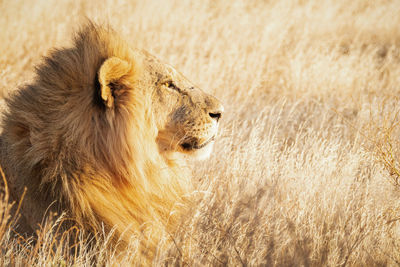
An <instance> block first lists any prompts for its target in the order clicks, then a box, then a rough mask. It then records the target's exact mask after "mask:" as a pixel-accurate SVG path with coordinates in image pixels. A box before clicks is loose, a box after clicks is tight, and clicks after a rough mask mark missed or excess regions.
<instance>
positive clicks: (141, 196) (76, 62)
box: [1, 24, 222, 241]
mask: <svg viewBox="0 0 400 267" xmlns="http://www.w3.org/2000/svg"><path fill="white" fill-rule="evenodd" d="M163 75H164V76H165V77H169V78H172V81H174V82H175V84H178V86H180V87H181V88H175V89H179V90H175V91H173V90H171V89H170V88H166V87H165V86H166V84H165V83H162V81H160V80H161V79H162V78H163V77H164V76H163ZM178 76H179V77H178ZM174 77H178V78H176V79H174ZM167 86H169V87H171V85H170V84H167ZM174 86H175V85H174ZM184 87H185V88H189V87H190V88H189V89H191V90H192V89H194V87H193V86H192V85H191V84H190V83H189V82H188V81H186V79H185V78H184V77H183V76H181V75H180V74H179V73H177V72H176V71H175V70H173V69H172V68H171V67H169V66H167V65H165V64H162V63H160V62H159V61H158V60H156V59H155V58H154V57H152V56H151V55H149V54H148V53H146V52H144V51H139V50H135V49H132V48H131V47H130V46H128V45H127V43H126V42H125V41H123V40H122V39H121V38H120V37H119V36H118V35H117V34H115V32H113V31H112V30H111V29H108V28H103V27H98V26H96V25H93V24H89V25H88V26H86V27H84V29H83V30H81V31H80V32H79V33H78V34H77V35H76V37H75V41H74V45H73V46H72V47H71V48H62V49H58V50H54V51H53V52H51V54H50V55H49V56H48V57H46V58H45V60H44V62H43V63H42V64H41V65H40V66H39V67H37V76H36V79H35V81H34V82H33V83H32V84H29V85H27V86H25V87H23V88H21V89H20V90H18V91H17V92H16V93H15V94H14V95H12V96H10V98H9V99H7V111H5V112H4V115H3V121H2V128H3V132H2V134H1V151H2V155H1V164H2V166H3V168H4V170H5V172H6V176H7V178H8V180H9V184H10V185H11V186H10V190H11V193H12V195H13V196H14V198H16V199H18V197H20V196H21V195H22V192H23V189H24V187H27V194H26V197H25V200H24V201H23V205H22V214H23V216H24V218H25V219H26V220H27V222H28V224H29V227H31V228H32V229H34V228H36V226H37V224H38V223H40V222H41V221H42V220H43V218H44V217H45V214H46V211H47V209H48V208H49V207H50V210H51V211H54V212H57V213H59V214H60V213H61V212H67V213H68V215H69V216H71V217H72V218H73V219H74V220H75V221H76V222H78V223H79V224H80V225H82V226H83V227H84V228H86V229H88V230H90V231H92V232H97V231H98V230H100V229H101V227H102V224H104V225H105V226H106V229H108V230H110V229H111V228H112V227H115V228H116V232H117V237H120V238H122V239H123V240H125V241H128V240H129V238H130V236H131V235H135V234H138V233H145V234H147V233H150V232H151V233H153V235H157V230H156V229H165V227H166V229H167V230H171V229H173V228H174V225H176V219H177V216H175V215H174V214H176V213H175V210H177V207H178V206H179V205H180V203H184V202H185V200H184V198H185V194H187V193H188V192H189V190H190V185H189V184H190V183H189V181H188V176H187V174H186V173H185V171H184V170H183V169H182V168H181V167H180V166H181V163H182V162H181V161H180V160H176V159H173V158H175V157H171V155H172V154H173V152H183V153H187V154H190V153H192V151H194V150H196V149H194V148H193V147H194V146H195V145H198V143H199V142H202V141H205V140H206V138H208V139H209V140H213V138H214V136H213V135H215V129H216V127H217V126H215V125H217V124H216V123H215V114H219V115H220V112H222V106H221V105H220V103H219V102H218V101H217V100H216V99H214V98H212V97H211V96H209V95H206V94H204V93H203V92H201V91H200V90H198V89H196V90H197V91H196V93H193V99H194V97H196V99H197V100H196V101H197V102H196V101H194V100H193V99H190V101H189V102H190V103H192V106H190V108H189V106H188V105H189V104H187V103H189V102H188V101H187V97H188V96H189V97H191V96H190V93H183V90H184V89H182V88H184ZM189 89H188V90H189ZM160 90H161V91H160ZM162 90H164V91H162ZM167 90H169V91H168V92H169V93H168V94H169V95H168V96H166V94H165V93H162V92H167ZM185 90H186V89H185ZM160 92H161V93H160ZM177 92H179V93H180V94H179V93H177ZM185 101H186V102H187V103H186V102H185ZM170 103H172V104H170ZM185 103H186V104H185ZM193 103H196V104H195V105H194V104H193ZM199 103H203V104H204V105H206V106H207V110H206V112H205V113H204V112H203V111H200V109H201V110H204V107H202V106H201V104H199ZM197 109H198V110H197ZM216 109H217V111H215V110H216ZM160 110H161V111H160ZM177 110H179V112H178V111H177ZM209 110H211V111H209ZM174 111H176V112H175V113H174ZM183 111H184V112H183ZM200 112H203V113H204V114H203V113H201V116H203V118H201V121H202V127H203V129H206V130H207V131H203V132H202V133H201V136H194V135H191V136H189V134H188V133H189V132H188V131H186V132H184V130H182V129H186V128H188V126H190V125H191V127H192V128H193V127H194V126H195V125H197V124H195V123H194V122H193V121H194V120H197V119H198V118H197V117H199V114H200ZM210 112H213V113H212V114H213V118H211V119H210V116H211V115H209V114H211V113H210ZM218 112H219V113H218ZM174 114H175V115H174ZM176 114H180V115H179V116H178V115H176ZM182 114H184V115H185V116H186V117H185V116H183V115H182ZM195 117H196V118H195ZM218 118H219V117H218ZM199 119H200V118H199ZM190 120H193V121H190ZM217 121H218V120H217ZM180 124H182V125H183V126H184V127H183V126H182V127H181V128H182V129H181V130H179V131H178V130H176V128H177V127H175V126H171V125H178V126H179V125H180ZM206 126H207V127H206ZM171 128H174V130H171ZM178 128H179V127H178ZM210 129H211V130H210ZM192 132H193V133H196V134H197V133H198V132H201V131H197V130H196V131H192ZM178 134H182V136H181V137H179V140H186V139H185V138H187V137H188V139H187V140H194V141H193V143H190V144H193V145H192V148H193V149H187V147H188V146H189V147H190V144H189V145H188V143H187V142H189V141H186V143H185V148H186V149H182V147H180V146H179V143H174V142H173V140H172V139H173V138H172V139H171V136H174V137H176V136H178ZM211 135H212V138H211ZM189 137H190V138H189ZM157 140H164V141H165V140H167V142H169V146H168V145H165V143H164V144H162V142H161V141H157ZM175 141H176V139H175ZM182 142H183V141H182ZM147 230H149V231H147ZM122 233H124V235H123V236H121V235H122Z"/></svg>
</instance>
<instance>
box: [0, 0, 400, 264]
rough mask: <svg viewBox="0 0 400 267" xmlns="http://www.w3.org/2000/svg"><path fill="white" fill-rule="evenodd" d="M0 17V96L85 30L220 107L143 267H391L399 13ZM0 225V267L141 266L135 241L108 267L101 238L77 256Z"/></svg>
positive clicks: (382, 8)
mask: <svg viewBox="0 0 400 267" xmlns="http://www.w3.org/2000/svg"><path fill="white" fill-rule="evenodd" d="M0 14H1V16H0V29H1V30H0V39H1V40H2V42H1V43H0V51H1V53H0V88H1V90H2V93H3V95H5V96H6V95H7V94H8V93H10V92H11V91H12V90H14V89H15V88H17V87H18V86H19V85H21V84H24V83H26V82H28V81H29V80H30V79H31V78H32V73H33V66H34V65H35V64H36V63H38V62H40V58H41V56H43V55H46V54H47V53H48V50H49V49H50V48H51V47H54V46H65V45H68V44H69V42H70V35H71V33H72V32H73V31H74V29H76V28H77V27H78V26H79V24H80V23H81V22H82V21H83V20H85V18H90V19H93V20H95V21H97V22H107V23H110V24H111V25H112V26H113V27H114V28H115V29H116V30H117V31H118V32H121V33H122V34H123V35H124V36H125V37H126V39H127V40H129V41H130V42H131V43H132V45H134V46H137V47H139V48H144V49H146V50H149V51H150V52H151V53H153V54H155V55H157V56H158V57H159V58H161V59H162V60H163V61H165V62H168V63H171V64H172V65H174V66H175V67H176V68H177V69H178V70H180V71H181V72H182V73H184V74H185V75H186V76H187V77H188V78H189V79H190V80H192V81H193V82H195V83H197V84H198V85H199V86H200V87H201V88H203V89H204V90H205V91H207V92H209V93H212V94H214V95H216V96H217V97H218V98H219V99H220V100H222V101H223V102H224V103H225V109H226V112H225V114H223V118H222V121H221V123H222V125H221V127H222V130H221V132H220V136H219V138H218V141H217V142H216V147H215V151H214V153H213V155H212V156H211V158H210V159H208V160H206V161H204V162H189V163H188V164H189V165H191V166H196V168H193V183H194V184H195V188H196V191H195V192H193V196H192V197H193V199H194V205H193V207H192V208H191V210H190V211H189V212H188V214H187V215H186V218H185V219H184V220H183V222H182V224H181V226H180V228H179V231H178V232H177V233H174V234H169V233H165V236H163V237H162V239H161V242H160V245H159V248H158V250H157V253H156V257H155V258H154V260H153V264H154V265H161V264H180V265H189V266H199V265H210V266H218V265H232V266H247V265H256V266H257V265H278V266H289V265H304V266H325V265H327V266H337V265H339V266H346V265H347V266H348V265H351V266H353V265H356V266H382V265H400V241H399V240H400V228H399V218H400V191H399V189H400V184H399V173H400V171H399V170H400V161H399V158H400V157H399V156H400V144H399V136H400V129H399V123H400V118H399V115H398V113H399V112H400V103H399V95H400V30H399V25H400V2H399V1H396V0H376V1H364V0H355V1H350V2H349V1H344V0H343V1H342V0H339V1H333V0H332V1H329V0H327V1H318V0H310V1H305V0H304V1H301V0H299V1H290V0H282V1H262V0H256V1H241V0H232V1H212V0H209V1H189V0H187V1H186V0H185V1H177V0H165V1H157V0H150V1H124V0H121V1H111V0H105V1H101V3H99V2H98V1H92V0H87V1H84V0H81V1H67V0H62V1H44V0H43V1H22V0H15V1H0ZM7 212H8V210H7V205H6V204H5V202H4V203H2V205H1V206H0V213H1V215H2V216H1V219H2V221H1V224H0V243H1V251H0V253H1V255H0V259H2V262H1V264H2V265H19V266H25V265H27V264H29V265H36V266H43V265H48V266H52V265H55V266H63V265H72V264H75V265H76V266H91V265H96V264H97V265H99V266H102V265H112V264H113V262H114V263H115V262H116V261H118V262H120V263H121V262H122V263H121V264H126V263H128V262H130V263H134V264H135V263H136V264H140V262H141V259H140V256H139V254H138V253H136V252H137V247H138V244H139V242H140V240H132V247H131V249H128V250H127V251H126V252H125V254H123V255H116V252H113V251H109V250H107V249H106V247H107V245H106V242H107V235H106V234H104V236H103V237H98V239H97V241H95V242H91V244H92V245H91V246H90V247H88V242H87V240H85V238H84V237H83V236H84V235H83V234H81V233H79V232H76V231H73V233H72V234H75V235H78V236H81V238H78V239H77V240H78V243H77V244H75V245H76V247H78V249H76V250H74V251H75V252H74V253H72V252H71V250H70V249H68V248H69V246H71V244H70V242H69V241H68V236H69V235H70V234H69V233H57V231H49V229H57V223H60V221H58V222H57V221H56V224H52V223H48V224H46V225H44V226H43V231H41V232H40V233H38V236H39V237H38V240H37V241H36V242H33V240H32V239H28V240H24V239H21V238H18V237H13V235H12V224H9V219H8V218H9V214H8V213H7ZM61 220H62V219H61ZM63 236H64V237H63ZM168 240H173V242H167V241H168ZM85 247H86V248H87V249H83V248H85Z"/></svg>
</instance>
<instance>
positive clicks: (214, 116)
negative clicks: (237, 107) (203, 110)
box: [208, 112, 221, 121]
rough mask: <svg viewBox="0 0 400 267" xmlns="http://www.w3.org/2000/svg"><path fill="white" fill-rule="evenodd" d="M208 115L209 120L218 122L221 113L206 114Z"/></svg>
mask: <svg viewBox="0 0 400 267" xmlns="http://www.w3.org/2000/svg"><path fill="white" fill-rule="evenodd" d="M208 114H209V115H210V117H211V118H213V119H214V120H216V121H219V119H220V118H221V112H215V113H214V112H213V113H211V112H210V113H208Z"/></svg>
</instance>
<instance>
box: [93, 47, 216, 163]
mask: <svg viewBox="0 0 400 267" xmlns="http://www.w3.org/2000/svg"><path fill="white" fill-rule="evenodd" d="M138 65H139V66H138ZM130 68H133V70H132V69H130ZM135 68H139V69H140V73H141V74H140V75H137V76H136V77H135V79H134V80H133V83H131V84H130V81H129V80H127V79H125V78H124V77H125V75H126V73H129V72H135V71H138V70H135ZM125 72H126V73H125ZM99 81H100V87H101V90H100V96H101V98H102V101H103V102H104V105H105V106H106V107H107V108H110V109H118V105H119V104H118V103H119V102H121V101H122V100H121V99H119V100H118V99H117V98H118V97H119V98H123V97H124V96H123V95H121V94H120V93H119V92H123V91H124V90H127V89H128V90H136V88H135V87H136V85H137V84H143V85H144V86H143V89H144V90H145V91H146V92H144V93H143V94H144V95H147V96H151V111H152V114H153V116H152V118H153V119H154V122H155V126H156V128H157V133H158V134H157V140H156V141H157V143H158V146H159V149H160V152H161V153H163V154H164V156H168V155H170V154H171V153H174V152H180V153H184V154H188V155H191V156H194V157H197V158H204V157H207V156H209V154H210V152H211V150H212V146H213V143H214V139H215V136H216V134H217V130H218V121H219V119H220V118H221V114H222V112H223V110H224V108H223V106H222V105H221V103H220V102H219V101H218V100H217V99H216V98H215V97H213V96H211V95H209V94H206V93H204V92H203V91H202V90H201V89H199V88H198V87H197V86H195V85H194V84H193V83H191V82H190V81H189V80H188V79H186V78H185V77H184V76H183V75H182V74H181V73H179V72H178V71H177V70H175V69H174V68H173V67H172V66H169V65H168V64H165V63H162V62H161V61H159V60H158V59H156V58H155V57H154V56H152V55H150V54H149V53H147V52H145V51H136V54H135V55H134V58H126V59H121V58H118V57H111V58H108V59H107V60H105V62H104V63H103V64H102V66H101V67H100V69H99ZM126 94H127V95H128V94H129V93H126ZM114 98H116V99H117V100H116V104H115V105H114ZM122 102H123V101H122ZM122 105H123V104H122Z"/></svg>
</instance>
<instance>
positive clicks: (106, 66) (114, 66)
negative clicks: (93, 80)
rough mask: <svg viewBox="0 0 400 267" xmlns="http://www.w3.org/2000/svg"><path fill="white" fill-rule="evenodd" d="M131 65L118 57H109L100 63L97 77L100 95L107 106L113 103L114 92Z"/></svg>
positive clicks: (111, 105) (109, 106)
mask: <svg viewBox="0 0 400 267" xmlns="http://www.w3.org/2000/svg"><path fill="white" fill-rule="evenodd" d="M130 69H131V65H130V64H129V63H128V62H127V61H125V60H122V59H120V58H117V57H110V58H108V59H107V60H106V61H104V63H103V64H102V65H101V67H100V69H99V72H98V77H99V83H100V96H101V98H102V100H103V101H104V104H105V105H106V107H108V108H112V107H113V105H114V92H113V90H116V88H118V85H119V84H120V82H121V79H122V78H123V77H124V76H125V75H126V74H127V73H128V72H129V71H130Z"/></svg>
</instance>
